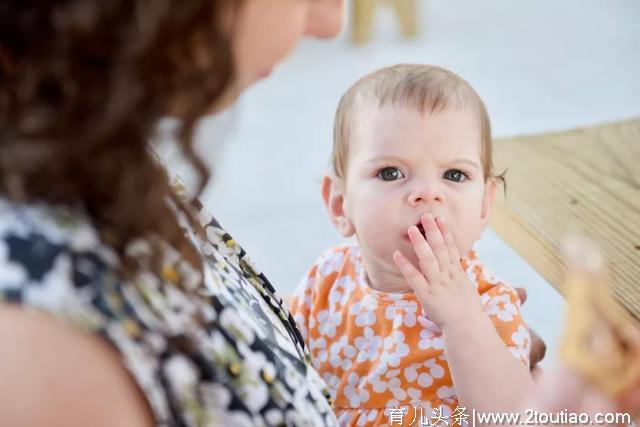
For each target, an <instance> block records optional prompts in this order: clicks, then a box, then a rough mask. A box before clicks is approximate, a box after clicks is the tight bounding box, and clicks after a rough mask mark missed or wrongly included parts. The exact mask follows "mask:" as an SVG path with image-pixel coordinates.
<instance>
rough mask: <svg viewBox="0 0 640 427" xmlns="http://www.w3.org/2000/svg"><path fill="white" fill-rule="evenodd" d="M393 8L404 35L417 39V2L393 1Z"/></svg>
mask: <svg viewBox="0 0 640 427" xmlns="http://www.w3.org/2000/svg"><path fill="white" fill-rule="evenodd" d="M393 6H394V8H395V10H396V14H397V15H398V20H399V21H400V28H401V30H402V35H403V36H405V37H415V36H416V34H417V33H418V23H417V16H416V15H417V12H418V10H417V7H416V0H393Z"/></svg>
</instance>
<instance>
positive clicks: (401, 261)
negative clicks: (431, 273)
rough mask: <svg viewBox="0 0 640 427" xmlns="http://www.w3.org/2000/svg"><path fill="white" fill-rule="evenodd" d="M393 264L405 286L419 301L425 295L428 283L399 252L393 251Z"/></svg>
mask: <svg viewBox="0 0 640 427" xmlns="http://www.w3.org/2000/svg"><path fill="white" fill-rule="evenodd" d="M393 262H394V263H395V264H396V266H397V267H398V269H399V270H400V272H401V273H402V276H403V277H404V280H406V282H407V285H409V287H410V288H411V289H413V292H415V294H416V296H417V297H418V298H419V299H420V298H422V297H423V296H425V295H426V293H427V290H428V288H429V283H428V282H427V279H426V278H425V277H424V275H423V274H422V273H421V272H420V271H419V270H418V269H417V268H415V267H414V265H413V264H411V262H409V260H408V259H407V258H406V257H405V256H404V255H402V254H401V253H400V251H395V252H394V253H393Z"/></svg>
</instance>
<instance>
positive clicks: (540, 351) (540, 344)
mask: <svg viewBox="0 0 640 427" xmlns="http://www.w3.org/2000/svg"><path fill="white" fill-rule="evenodd" d="M515 289H516V292H517V293H518V298H520V304H521V305H522V304H524V303H525V302H526V301H527V290H526V289H525V288H515ZM527 328H528V329H529V335H531V353H530V354H529V368H530V369H531V373H532V374H535V373H536V372H539V371H540V368H539V367H538V363H540V362H541V361H542V359H544V356H545V354H546V353H547V345H546V344H545V342H544V341H543V340H542V338H540V335H538V334H537V333H536V331H534V330H533V329H532V328H530V327H529V326H527Z"/></svg>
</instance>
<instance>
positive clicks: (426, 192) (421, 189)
mask: <svg viewBox="0 0 640 427" xmlns="http://www.w3.org/2000/svg"><path fill="white" fill-rule="evenodd" d="M407 201H408V202H409V204H410V205H411V206H417V205H420V204H422V203H426V204H432V203H436V204H439V203H442V202H443V201H444V195H443V194H442V191H441V190H440V188H439V187H438V186H436V185H433V184H427V185H420V186H418V187H416V188H415V189H413V191H411V193H410V194H409V197H408V199H407Z"/></svg>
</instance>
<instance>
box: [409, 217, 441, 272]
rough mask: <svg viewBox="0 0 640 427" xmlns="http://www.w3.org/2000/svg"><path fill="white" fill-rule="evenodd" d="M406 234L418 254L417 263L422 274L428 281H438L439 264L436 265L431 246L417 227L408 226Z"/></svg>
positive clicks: (436, 261)
mask: <svg viewBox="0 0 640 427" xmlns="http://www.w3.org/2000/svg"><path fill="white" fill-rule="evenodd" d="M408 234H409V239H410V240H411V244H412V245H413V250H414V251H415V253H416V255H417V256H418V264H419V266H420V270H422V274H424V276H425V278H426V279H427V281H428V282H429V283H437V282H439V281H440V280H439V278H440V266H439V265H438V260H437V259H436V257H435V255H434V254H433V251H432V250H431V247H430V246H429V244H428V243H427V241H426V240H424V237H422V234H421V233H420V230H418V227H416V226H412V227H410V228H409V231H408Z"/></svg>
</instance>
